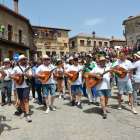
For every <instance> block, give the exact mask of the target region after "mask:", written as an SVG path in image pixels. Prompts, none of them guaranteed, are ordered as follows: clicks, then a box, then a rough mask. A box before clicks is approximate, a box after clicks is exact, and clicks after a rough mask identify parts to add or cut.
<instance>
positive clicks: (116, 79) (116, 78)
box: [115, 76, 118, 86]
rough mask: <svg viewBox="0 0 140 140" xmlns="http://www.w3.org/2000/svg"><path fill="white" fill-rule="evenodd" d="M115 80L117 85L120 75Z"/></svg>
mask: <svg viewBox="0 0 140 140" xmlns="http://www.w3.org/2000/svg"><path fill="white" fill-rule="evenodd" d="M115 81H116V86H117V85H118V76H117V77H115Z"/></svg>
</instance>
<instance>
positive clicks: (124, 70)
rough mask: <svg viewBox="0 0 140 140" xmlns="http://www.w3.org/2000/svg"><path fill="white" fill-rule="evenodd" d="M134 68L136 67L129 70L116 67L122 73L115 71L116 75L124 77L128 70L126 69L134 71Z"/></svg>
mask: <svg viewBox="0 0 140 140" xmlns="http://www.w3.org/2000/svg"><path fill="white" fill-rule="evenodd" d="M136 70H137V68H133V69H130V70H126V69H124V68H122V67H120V68H118V69H117V71H121V72H122V74H121V75H120V74H118V73H117V75H118V77H119V78H124V77H125V76H126V75H127V72H128V71H136Z"/></svg>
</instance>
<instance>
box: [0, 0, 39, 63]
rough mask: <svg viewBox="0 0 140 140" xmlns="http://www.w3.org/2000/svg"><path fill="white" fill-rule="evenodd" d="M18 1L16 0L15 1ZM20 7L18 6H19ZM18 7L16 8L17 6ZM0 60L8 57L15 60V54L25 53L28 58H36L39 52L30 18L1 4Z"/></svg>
mask: <svg viewBox="0 0 140 140" xmlns="http://www.w3.org/2000/svg"><path fill="white" fill-rule="evenodd" d="M16 2H18V1H16V0H15V3H16ZM17 8H18V7H17ZM15 9H16V8H15ZM2 27H3V30H0V61H3V60H4V58H6V57H8V58H10V60H13V56H14V55H15V54H19V55H21V54H24V55H25V56H27V57H28V60H29V61H31V60H34V54H35V53H37V49H36V46H35V45H34V42H33V38H34V34H35V33H34V30H33V28H32V26H31V24H30V21H29V19H27V18H25V17H24V16H22V15H20V14H19V13H18V9H16V12H15V11H13V10H11V9H9V8H7V7H6V6H4V5H2V4H0V28H2Z"/></svg>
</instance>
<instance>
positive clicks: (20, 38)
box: [19, 30, 22, 44]
mask: <svg viewBox="0 0 140 140" xmlns="http://www.w3.org/2000/svg"><path fill="white" fill-rule="evenodd" d="M19 43H20V44H21V43H22V31H21V30H19Z"/></svg>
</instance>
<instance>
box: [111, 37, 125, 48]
mask: <svg viewBox="0 0 140 140" xmlns="http://www.w3.org/2000/svg"><path fill="white" fill-rule="evenodd" d="M109 41H110V47H112V48H113V47H115V46H124V45H125V44H126V40H123V39H116V38H114V37H112V39H110V40H109Z"/></svg>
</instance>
